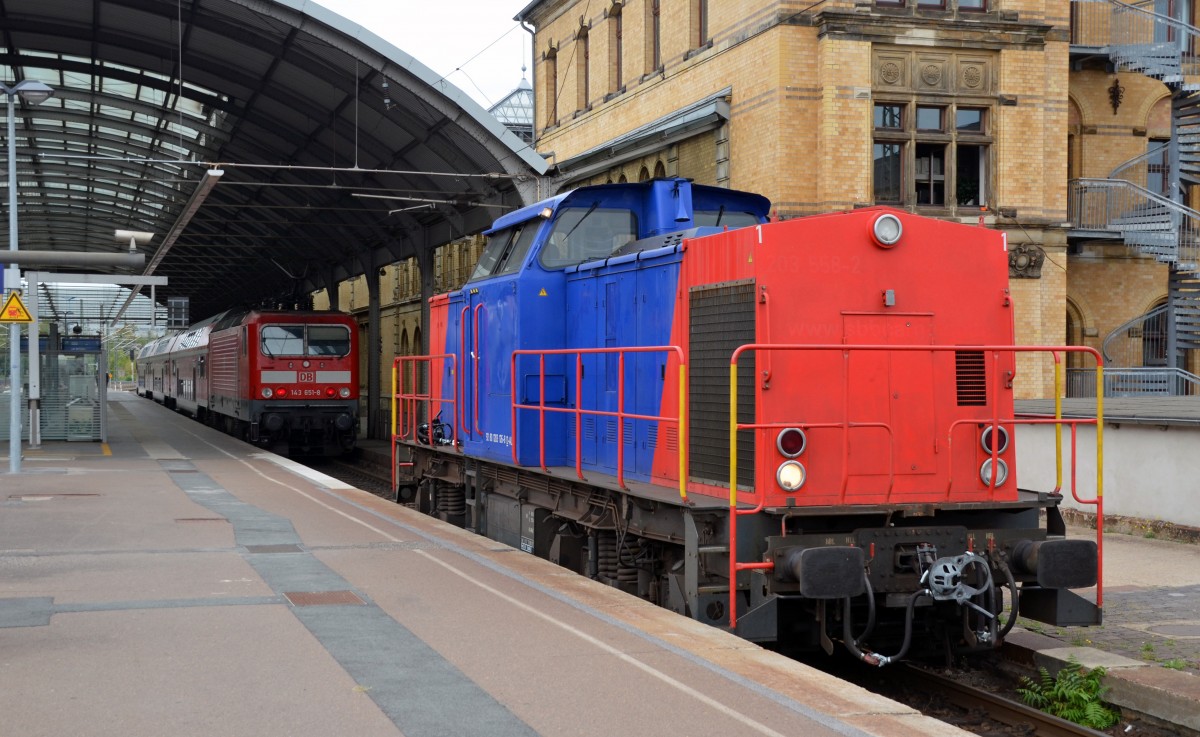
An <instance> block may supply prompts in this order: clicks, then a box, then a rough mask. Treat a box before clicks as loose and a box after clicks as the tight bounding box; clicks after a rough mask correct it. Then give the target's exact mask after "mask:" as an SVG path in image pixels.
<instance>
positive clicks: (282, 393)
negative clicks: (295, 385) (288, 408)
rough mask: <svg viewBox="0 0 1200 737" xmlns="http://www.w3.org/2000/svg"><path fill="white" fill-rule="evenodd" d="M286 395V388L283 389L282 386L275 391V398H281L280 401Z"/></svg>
mask: <svg viewBox="0 0 1200 737" xmlns="http://www.w3.org/2000/svg"><path fill="white" fill-rule="evenodd" d="M287 393H288V391H287V389H286V388H284V387H282V386H281V387H279V388H278V389H276V390H275V396H277V397H279V398H281V399H282V398H283V397H286V396H287Z"/></svg>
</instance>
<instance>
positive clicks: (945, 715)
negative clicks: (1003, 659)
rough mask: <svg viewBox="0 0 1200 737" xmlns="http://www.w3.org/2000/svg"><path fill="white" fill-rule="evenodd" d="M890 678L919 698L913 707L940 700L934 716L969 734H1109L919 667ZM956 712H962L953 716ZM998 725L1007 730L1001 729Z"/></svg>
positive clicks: (907, 666)
mask: <svg viewBox="0 0 1200 737" xmlns="http://www.w3.org/2000/svg"><path fill="white" fill-rule="evenodd" d="M888 676H889V677H891V678H894V679H896V680H897V681H900V682H902V683H903V684H904V688H905V690H907V691H911V692H912V693H913V694H916V695H918V696H917V697H916V698H913V699H910V700H909V701H908V705H909V706H912V707H914V708H918V709H921V708H922V707H921V705H920V704H919V703H914V702H919V701H920V700H921V699H920V695H924V696H925V697H927V698H928V699H935V698H936V699H939V700H941V701H943V702H945V703H938V704H933V703H932V702H930V703H929V704H928V705H927V706H928V707H929V710H930V711H932V712H935V713H932V714H930V715H931V716H935V717H937V718H939V719H941V720H942V721H946V722H949V723H952V724H955V725H956V726H958V727H960V728H962V729H964V730H967V731H969V732H975V733H977V734H1020V735H1030V736H1031V737H1089V736H1090V737H1098V736H1101V735H1105V734H1106V733H1105V732H1100V731H1097V730H1094V729H1090V728H1088V727H1083V726H1080V725H1078V724H1075V723H1074V722H1069V721H1067V720H1065V719H1061V718H1059V717H1056V716H1053V715H1051V714H1047V713H1046V712H1043V711H1039V710H1038V709H1034V708H1032V707H1030V706H1026V705H1025V704H1023V703H1021V702H1019V701H1014V700H1012V699H1009V698H1005V697H1004V696H1001V695H998V694H997V693H994V692H993V691H992V690H991V689H992V688H993V687H994V686H988V687H983V686H975V685H971V684H969V683H965V682H964V681H963V679H961V678H951V677H949V676H946V675H942V674H940V673H936V672H934V671H931V670H929V669H927V668H925V667H922V666H919V665H914V664H911V663H905V664H902V665H901V667H900V668H898V669H897V670H896V671H895V672H893V673H889V674H888ZM947 705H949V707H954V708H949V707H948V706H947ZM955 709H957V710H959V711H960V713H959V714H952V713H949V712H952V711H954V710H955ZM922 711H925V709H922ZM995 723H999V724H1000V725H1004V727H1002V728H999V729H997V725H996V724H995Z"/></svg>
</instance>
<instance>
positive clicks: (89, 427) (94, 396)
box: [0, 335, 108, 442]
mask: <svg viewBox="0 0 1200 737" xmlns="http://www.w3.org/2000/svg"><path fill="white" fill-rule="evenodd" d="M21 352H22V353H23V354H25V355H28V353H29V346H28V340H27V339H26V338H25V337H24V336H22V337H21ZM0 362H2V363H3V365H4V371H3V374H4V375H5V376H7V368H8V359H7V354H5V356H4V357H3V358H0ZM38 364H39V366H40V367H41V395H42V396H41V402H40V412H39V427H40V430H41V440H43V441H45V440H80V441H98V442H107V440H108V412H107V402H106V401H105V393H106V391H107V381H106V379H107V377H108V366H107V359H106V357H105V355H104V351H103V350H102V341H101V339H100V336H98V335H71V336H62V337H61V338H60V337H58V336H57V335H56V336H53V337H52V338H51V337H47V336H45V335H43V336H41V337H40V339H39V346H38ZM0 381H2V380H0ZM19 391H20V395H19V399H18V401H20V402H21V406H22V407H26V406H28V402H27V401H26V398H27V397H28V396H29V365H28V362H24V361H23V362H22V364H21V385H20V387H19ZM9 396H10V392H9V387H7V386H5V387H3V388H0V408H2V409H3V411H4V412H5V414H4V415H3V416H4V417H8V414H7V413H8V412H9V409H8V398H9ZM28 415H29V413H28V412H24V411H22V412H21V438H22V439H24V440H29V416H28ZM0 425H2V427H0V440H8V435H9V428H8V423H7V422H4V423H0Z"/></svg>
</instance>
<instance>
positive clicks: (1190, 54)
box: [1071, 0, 1200, 83]
mask: <svg viewBox="0 0 1200 737" xmlns="http://www.w3.org/2000/svg"><path fill="white" fill-rule="evenodd" d="M1153 8H1154V3H1153V2H1140V3H1123V2H1119V0H1071V45H1072V46H1086V47H1091V48H1097V49H1106V50H1107V51H1108V52H1109V54H1110V55H1111V56H1112V59H1113V62H1114V63H1116V65H1117V68H1118V69H1120V70H1122V71H1137V72H1142V73H1144V74H1147V75H1150V76H1153V77H1157V78H1159V79H1161V80H1163V81H1164V82H1168V83H1181V82H1185V79H1186V77H1189V76H1193V75H1196V74H1200V64H1198V62H1197V58H1196V48H1197V43H1196V40H1197V38H1200V29H1197V28H1196V27H1194V26H1192V25H1189V24H1188V23H1186V22H1184V21H1182V20H1178V19H1176V18H1172V17H1170V16H1166V15H1162V14H1160V13H1156V12H1154V10H1153Z"/></svg>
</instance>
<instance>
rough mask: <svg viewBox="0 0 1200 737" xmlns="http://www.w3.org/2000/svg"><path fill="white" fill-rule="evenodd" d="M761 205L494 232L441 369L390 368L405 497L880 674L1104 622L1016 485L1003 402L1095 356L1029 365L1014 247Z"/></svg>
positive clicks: (617, 214)
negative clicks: (1019, 340)
mask: <svg viewBox="0 0 1200 737" xmlns="http://www.w3.org/2000/svg"><path fill="white" fill-rule="evenodd" d="M768 207H769V204H768V202H767V201H766V200H765V199H764V198H762V197H759V196H757V195H752V194H749V193H745V192H737V191H732V190H726V189H719V188H715V187H704V186H699V185H695V184H692V183H690V182H688V181H686V180H682V179H666V180H654V181H650V182H642V183H637V184H615V185H603V186H594V187H584V188H581V189H577V190H574V191H572V192H569V193H566V194H563V195H560V196H558V197H555V198H553V199H550V200H547V201H545V202H541V203H538V204H536V205H533V206H531V207H527V208H524V209H522V210H519V211H517V212H514V213H511V214H508V215H505V216H504V217H502V218H501V219H499V220H498V221H496V223H495V224H494V226H493V228H492V229H491V230H490V231H489V232H488V236H489V239H490V240H489V245H488V247H487V249H486V250H485V252H484V253H483V255H482V257H481V259H480V262H479V265H478V267H477V268H476V270H475V273H474V274H473V276H472V277H471V279H470V280H469V282H468V283H467V284H466V286H465V287H464V288H463V289H461V290H459V291H457V292H453V293H450V294H446V295H441V296H439V297H435V298H434V299H433V301H432V307H431V313H432V314H431V325H430V335H431V336H432V337H431V341H430V343H431V351H430V355H428V356H418V357H402V358H397V359H396V363H395V371H394V377H393V387H392V394H393V401H394V412H393V417H394V418H395V426H394V429H393V458H394V476H395V491H396V495H397V499H398V500H399V501H401V502H404V503H408V504H411V505H413V506H415V507H417V508H419V509H421V510H422V511H425V512H427V513H429V514H434V515H437V516H439V517H442V518H443V519H446V520H448V521H451V522H454V523H457V524H460V525H463V526H466V527H468V528H470V529H473V530H476V531H478V532H480V533H481V534H484V535H487V536H489V537H492V538H494V539H496V540H500V541H503V542H506V543H508V544H511V545H513V546H515V547H520V548H522V549H524V550H526V551H528V552H531V553H534V554H536V555H540V556H544V557H547V558H549V559H551V560H553V561H555V562H557V563H559V564H561V565H563V566H566V567H568V568H571V569H573V570H576V571H578V572H580V573H582V574H585V575H588V576H591V577H593V578H596V579H599V580H601V581H605V582H607V583H610V584H611V585H613V586H618V587H620V588H622V589H625V590H627V591H629V592H630V593H632V594H636V595H638V596H641V597H644V598H647V599H649V600H651V601H654V602H656V603H658V604H661V605H662V606H665V607H669V608H671V609H673V610H675V611H677V612H679V613H681V614H684V615H687V616H690V617H693V618H695V619H698V620H700V621H703V622H707V623H709V624H712V625H716V626H720V627H726V628H729V629H731V630H732V631H733V632H736V633H737V634H739V635H741V636H743V637H746V638H749V639H752V640H755V641H760V642H764V643H774V644H775V645H777V646H779V647H783V648H789V649H817V648H823V649H825V650H827V651H831V650H832V649H833V647H834V645H835V644H839V643H840V645H841V646H842V647H844V648H846V649H847V650H849V651H850V652H851V653H853V654H854V655H855V656H856V657H859V658H861V659H862V660H864V661H866V662H869V663H872V664H877V665H882V664H886V663H889V662H892V661H895V660H897V659H900V658H904V657H907V656H910V655H916V654H929V653H938V654H941V653H945V652H963V651H977V650H987V649H992V648H995V647H997V646H998V645H999V644H1000V642H1001V641H1002V639H1003V637H1004V635H1005V633H1006V632H1007V631H1008V629H1009V628H1010V627H1012V625H1013V623H1014V622H1015V620H1016V618H1017V615H1018V613H1019V614H1020V615H1021V616H1025V617H1029V618H1033V619H1038V620H1042V621H1045V622H1049V623H1053V624H1060V625H1061V624H1079V625H1083V624H1096V623H1099V621H1100V619H1101V604H1102V598H1101V594H1100V592H1099V591H1097V595H1096V597H1095V600H1093V599H1091V598H1087V597H1084V596H1081V595H1080V594H1079V593H1076V592H1074V591H1072V589H1088V588H1091V587H1093V586H1095V585H1096V584H1097V581H1098V570H1099V558H1100V556H1099V545H1098V543H1099V539H1097V540H1091V539H1068V538H1067V537H1066V535H1065V525H1064V524H1063V520H1062V516H1061V515H1060V513H1059V503H1060V502H1061V500H1062V496H1061V490H1060V489H1053V488H1052V489H1028V488H1024V487H1022V486H1021V485H1020V484H1019V483H1018V476H1017V469H1016V453H1015V428H1016V426H1017V425H1018V424H1019V423H1021V422H1023V421H1025V420H1021V419H1018V418H1017V417H1016V416H1015V415H1014V409H1013V406H1014V405H1013V395H1014V387H1015V386H1016V385H1017V382H1018V376H1017V374H1018V370H1019V369H1020V370H1026V368H1027V367H1037V366H1039V364H1038V361H1040V360H1044V361H1045V362H1046V365H1047V366H1049V367H1054V366H1061V365H1062V357H1063V355H1064V353H1065V352H1067V351H1070V350H1083V351H1088V349H1072V348H1067V347H1057V348H1046V347H1026V346H1017V345H1014V342H1013V310H1014V306H1013V301H1012V296H1011V294H1010V292H1009V285H1008V253H1007V248H1006V241H1005V237H1004V235H1003V234H1002V233H999V232H997V231H993V230H989V229H986V228H980V227H974V226H966V225H961V224H957V223H950V222H945V221H941V220H936V219H932V218H926V217H921V216H917V215H914V214H911V213H907V212H903V211H899V210H894V209H888V208H866V209H860V210H855V211H853V212H846V213H838V214H829V215H822V216H816V217H808V218H800V219H795V220H790V221H786V222H768V218H767V214H768ZM1089 352H1090V351H1089ZM1090 353H1092V354H1093V355H1094V352H1090ZM1052 374H1053V371H1052V370H1048V371H1047V372H1046V373H1045V375H1046V376H1051V375H1052ZM1031 421H1040V422H1054V421H1055V420H1054V419H1049V420H1031ZM1063 422H1064V423H1066V424H1069V423H1071V422H1076V421H1063ZM1072 447H1073V446H1072ZM1097 502H1098V500H1097Z"/></svg>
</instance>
